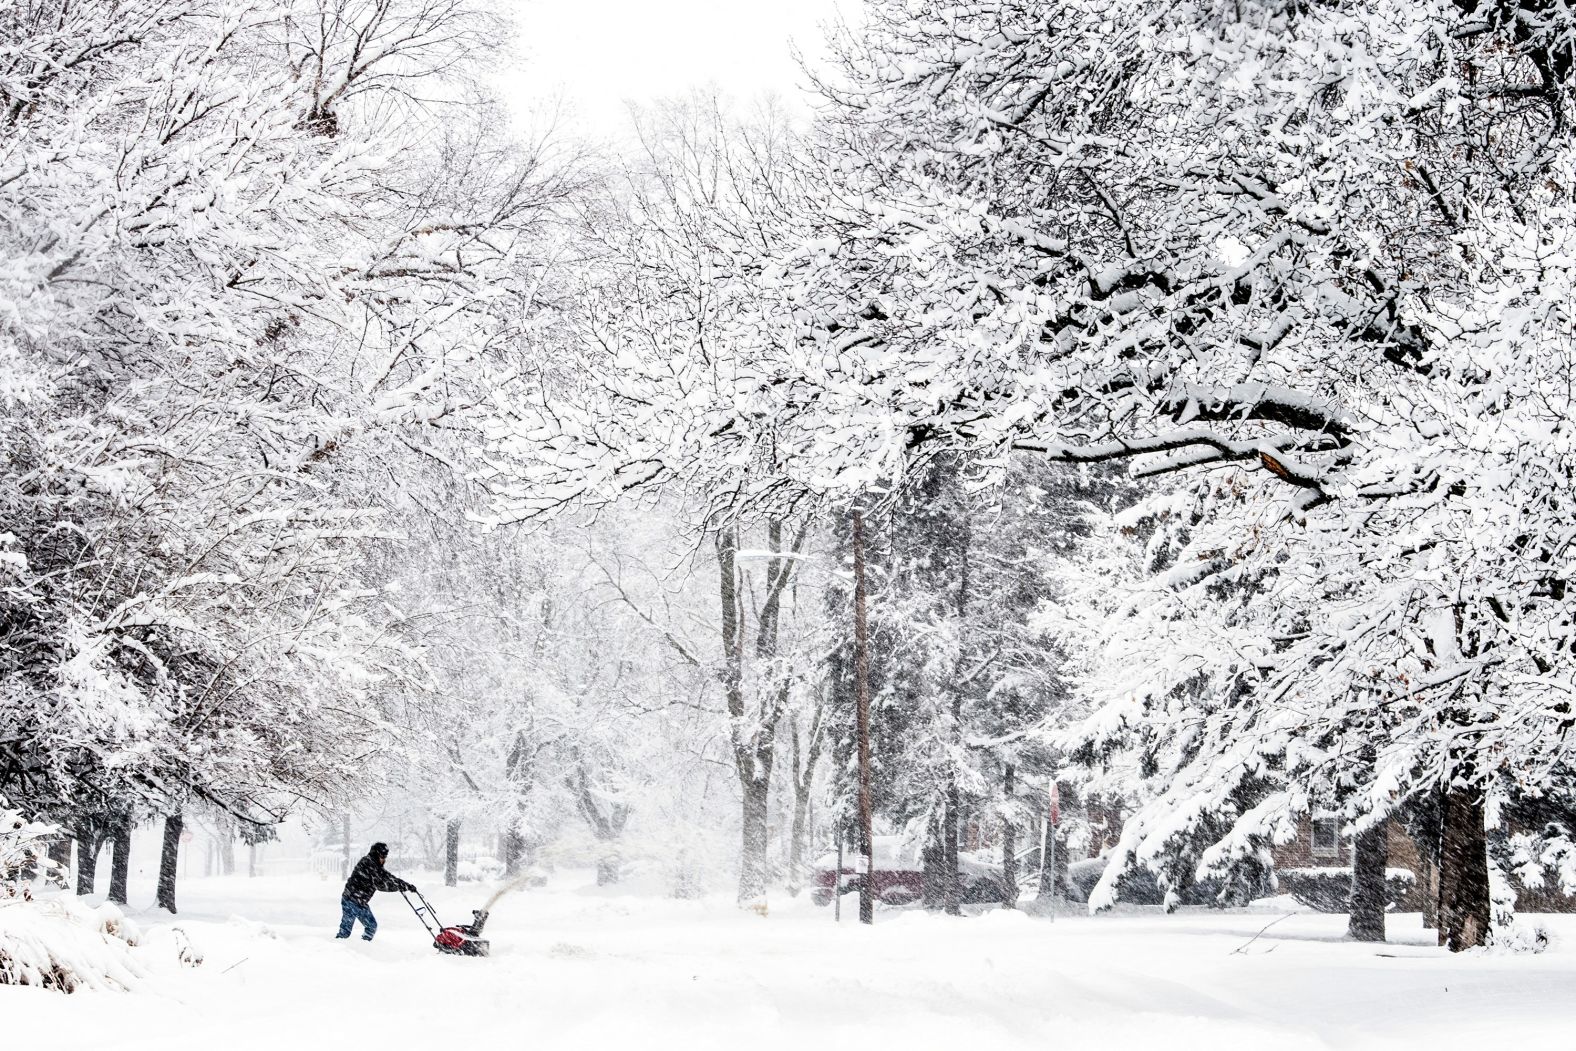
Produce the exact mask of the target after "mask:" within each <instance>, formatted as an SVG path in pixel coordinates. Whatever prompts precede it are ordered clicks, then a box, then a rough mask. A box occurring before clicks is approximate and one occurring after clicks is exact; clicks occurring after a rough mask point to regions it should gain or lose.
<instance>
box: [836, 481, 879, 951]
mask: <svg viewBox="0 0 1576 1051" xmlns="http://www.w3.org/2000/svg"><path fill="white" fill-rule="evenodd" d="M854 695H855V712H856V718H855V724H856V730H855V732H856V733H857V735H858V737H859V835H860V838H861V839H862V840H863V841H864V842H863V843H862V844H861V847H862V849H863V850H864V854H865V878H864V879H863V880H861V881H860V883H859V922H860V923H874V922H875V921H876V905H875V878H876V866H875V836H874V835H873V834H872V826H871V818H870V625H869V622H868V621H867V620H866V618H865V516H864V512H862V511H860V510H859V509H858V508H855V509H854ZM838 878H839V879H841V878H842V877H841V876H839V877H838Z"/></svg>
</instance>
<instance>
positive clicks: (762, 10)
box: [499, 0, 859, 136]
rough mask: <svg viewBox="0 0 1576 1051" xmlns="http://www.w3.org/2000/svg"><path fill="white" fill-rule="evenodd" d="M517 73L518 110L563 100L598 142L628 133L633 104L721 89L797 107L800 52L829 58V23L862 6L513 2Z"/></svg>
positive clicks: (511, 90) (831, 0)
mask: <svg viewBox="0 0 1576 1051" xmlns="http://www.w3.org/2000/svg"><path fill="white" fill-rule="evenodd" d="M504 2H505V3H506V4H507V6H508V7H509V8H510V9H511V10H512V13H513V15H514V17H515V20H516V22H517V24H518V30H519V38H518V55H519V57H518V67H517V68H511V69H507V70H500V71H499V72H500V75H501V76H502V78H503V83H504V91H505V93H506V95H507V96H508V97H509V101H510V102H511V104H513V105H514V106H515V107H516V108H517V109H520V110H522V111H523V110H528V109H533V108H535V104H536V103H539V102H542V101H545V100H547V99H550V98H553V97H555V96H560V97H562V98H563V99H564V101H565V102H567V103H568V104H569V106H570V108H571V109H572V110H573V112H574V113H575V114H576V115H577V123H578V124H579V125H580V126H581V127H582V128H583V129H584V130H586V131H588V132H590V133H592V134H594V135H597V136H615V135H618V134H620V133H621V132H622V131H623V130H624V121H625V114H626V112H627V110H626V106H625V102H626V100H627V101H633V102H637V103H640V102H647V101H650V100H652V99H658V98H664V97H670V96H675V95H682V94H683V93H685V92H686V91H688V90H689V89H690V88H694V87H704V86H707V85H716V86H717V87H718V88H720V89H721V90H722V91H723V92H725V93H726V94H728V95H730V96H733V97H734V98H735V99H737V100H739V101H741V102H746V101H748V100H750V99H751V98H753V97H755V96H757V95H759V94H761V93H763V92H775V93H776V94H778V95H781V96H783V98H784V99H785V100H788V101H792V99H793V98H794V96H796V95H797V90H798V86H799V85H801V84H802V83H803V80H804V77H803V76H802V74H801V72H800V70H799V67H798V66H797V65H796V64H795V63H794V60H793V56H792V51H791V45H792V44H797V45H798V47H799V48H800V49H801V50H802V51H804V52H805V53H806V54H807V55H812V56H813V55H815V54H817V53H819V52H820V51H821V48H822V40H823V38H824V37H823V34H822V32H821V28H820V26H821V24H822V23H824V22H828V21H831V20H832V19H834V17H836V15H837V14H838V13H839V11H841V12H843V13H851V12H857V10H858V6H859V0H733V2H717V0H504Z"/></svg>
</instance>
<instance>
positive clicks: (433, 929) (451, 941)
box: [400, 890, 487, 956]
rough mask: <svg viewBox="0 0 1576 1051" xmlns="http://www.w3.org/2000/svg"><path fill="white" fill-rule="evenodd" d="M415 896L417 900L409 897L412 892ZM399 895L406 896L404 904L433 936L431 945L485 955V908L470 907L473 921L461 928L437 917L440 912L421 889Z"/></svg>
mask: <svg viewBox="0 0 1576 1051" xmlns="http://www.w3.org/2000/svg"><path fill="white" fill-rule="evenodd" d="M411 894H414V895H416V901H419V902H421V904H420V905H417V904H416V901H411V900H410V895H411ZM400 896H401V897H403V898H404V899H405V904H407V905H409V906H410V909H411V911H412V912H414V913H415V914H416V918H417V919H418V920H420V921H421V925H422V926H423V927H425V928H427V933H428V934H430V935H432V947H433V948H434V949H437V950H438V951H439V952H446V953H449V954H450V955H452V956H486V955H487V939H485V938H483V937H482V936H481V933H482V927H483V926H485V925H486V923H487V913H486V911H484V910H482V909H472V910H471V922H470V923H467V924H463V925H461V926H458V927H445V926H444V925H443V921H442V920H440V919H438V914H437V913H436V912H434V911H433V909H432V903H431V902H429V901H428V900H427V899H426V898H425V897H424V896H423V895H422V893H421V891H419V890H414V891H411V892H410V894H407V893H406V892H405V891H400Z"/></svg>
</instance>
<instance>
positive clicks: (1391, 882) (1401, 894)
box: [1275, 865, 1417, 912]
mask: <svg viewBox="0 0 1576 1051" xmlns="http://www.w3.org/2000/svg"><path fill="white" fill-rule="evenodd" d="M1275 878H1276V880H1277V881H1278V882H1279V884H1280V889H1281V891H1282V892H1284V893H1286V894H1290V895H1291V896H1292V897H1294V898H1296V899H1297V900H1298V901H1300V902H1302V903H1303V904H1304V905H1306V906H1308V908H1310V909H1317V910H1319V911H1320V912H1345V911H1346V910H1347V908H1348V907H1349V906H1350V904H1351V900H1352V870H1351V869H1350V868H1349V867H1343V866H1339V865H1329V866H1318V867H1313V868H1296V869H1281V870H1280V871H1278V872H1277V873H1276V874H1275ZM1415 882H1417V877H1416V876H1415V875H1414V874H1413V873H1412V870H1411V869H1398V868H1389V869H1385V870H1384V894H1385V904H1386V905H1387V906H1389V907H1390V908H1392V909H1393V908H1396V907H1397V906H1399V905H1400V904H1401V902H1402V901H1403V900H1404V899H1405V898H1406V896H1407V894H1408V893H1409V892H1410V891H1411V889H1412V885H1413V884H1414V883H1415Z"/></svg>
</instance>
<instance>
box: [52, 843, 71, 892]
mask: <svg viewBox="0 0 1576 1051" xmlns="http://www.w3.org/2000/svg"><path fill="white" fill-rule="evenodd" d="M49 860H50V861H51V862H53V863H54V871H53V872H52V873H51V874H50V877H49V879H50V882H51V883H53V884H54V885H55V886H57V887H59V888H60V889H61V890H65V889H66V887H68V886H70V880H71V837H70V836H58V837H56V838H55V839H52V840H50V843H49Z"/></svg>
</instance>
